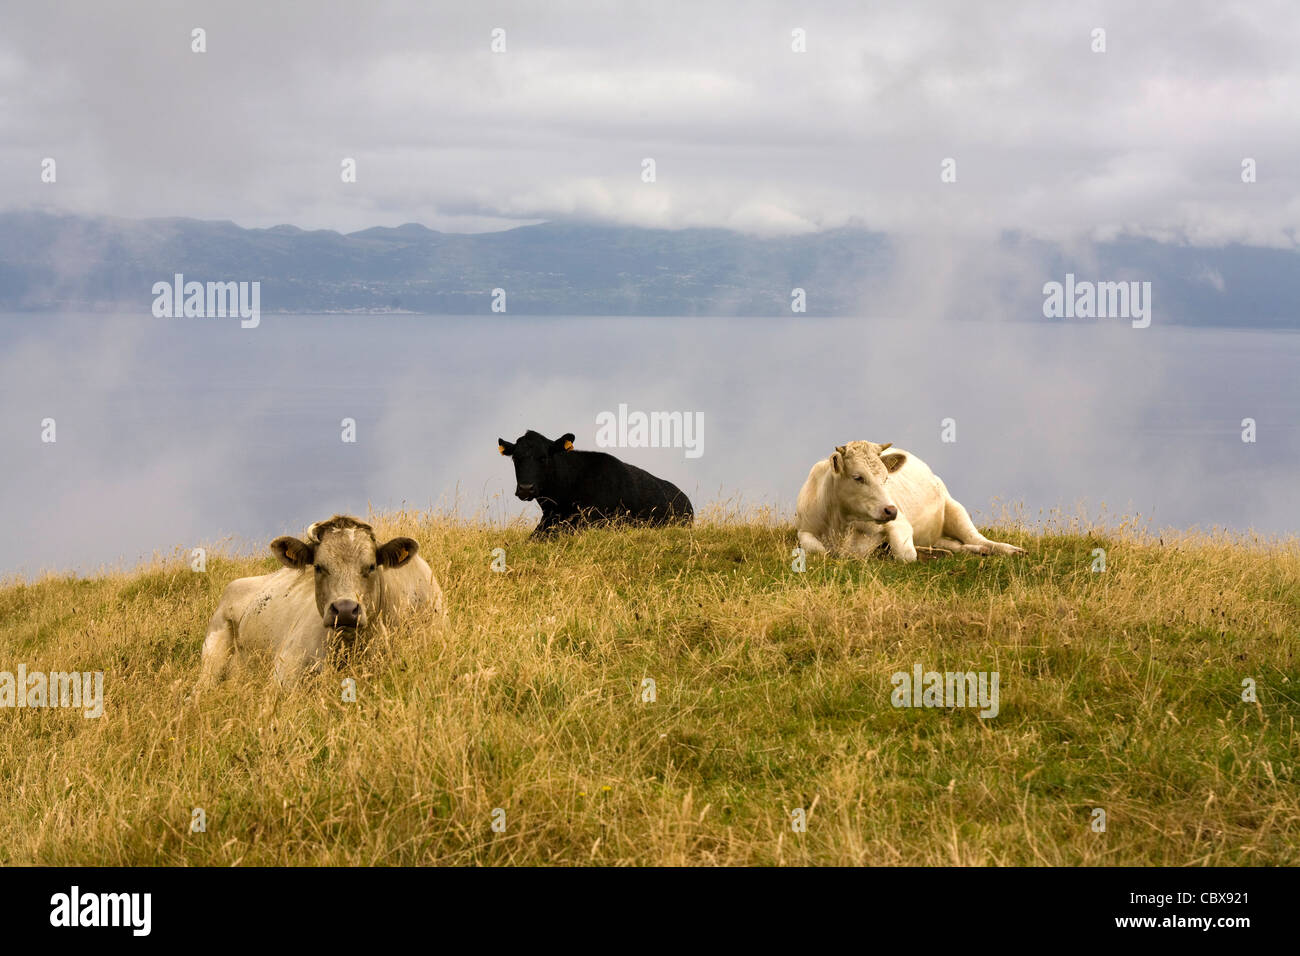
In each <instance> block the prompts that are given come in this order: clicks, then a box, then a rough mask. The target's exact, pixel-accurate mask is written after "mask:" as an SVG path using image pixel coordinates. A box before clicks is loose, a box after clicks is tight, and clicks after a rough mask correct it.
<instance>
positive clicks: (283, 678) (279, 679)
mask: <svg viewBox="0 0 1300 956" xmlns="http://www.w3.org/2000/svg"><path fill="white" fill-rule="evenodd" d="M323 630H324V629H323V628H322V634H321V635H320V636H319V637H317V636H315V635H312V636H311V637H307V638H297V637H295V638H290V639H289V640H287V641H285V643H284V646H283V647H281V648H280V650H279V651H278V652H277V653H276V655H275V682H276V684H277V685H278V686H279V687H289V686H291V685H293V684H295V683H297V682H298V680H299V679H300V678H301V677H302V676H303V675H305V674H314V673H316V672H317V671H319V670H320V669H321V668H322V667H323V666H324V664H325V637H324V634H323Z"/></svg>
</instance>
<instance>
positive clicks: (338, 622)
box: [325, 601, 361, 627]
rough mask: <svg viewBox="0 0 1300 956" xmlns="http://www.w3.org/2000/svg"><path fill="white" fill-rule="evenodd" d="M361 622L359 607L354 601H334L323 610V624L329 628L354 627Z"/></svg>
mask: <svg viewBox="0 0 1300 956" xmlns="http://www.w3.org/2000/svg"><path fill="white" fill-rule="evenodd" d="M360 620H361V605H360V604H358V603H357V602H356V601H334V602H333V603H332V604H330V606H329V607H328V608H326V609H325V623H326V624H328V625H329V626H330V627H356V626H357V622H358V621H360Z"/></svg>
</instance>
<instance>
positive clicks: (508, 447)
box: [497, 438, 515, 455]
mask: <svg viewBox="0 0 1300 956" xmlns="http://www.w3.org/2000/svg"><path fill="white" fill-rule="evenodd" d="M497 451H499V452H501V454H503V455H513V454H514V453H515V443H514V442H509V441H506V440H505V439H504V438H498V439H497Z"/></svg>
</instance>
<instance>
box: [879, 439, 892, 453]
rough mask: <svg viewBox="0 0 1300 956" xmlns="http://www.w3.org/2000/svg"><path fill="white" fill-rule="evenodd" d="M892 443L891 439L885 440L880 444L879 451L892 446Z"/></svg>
mask: <svg viewBox="0 0 1300 956" xmlns="http://www.w3.org/2000/svg"><path fill="white" fill-rule="evenodd" d="M893 444H894V443H893V442H892V441H887V442H885V443H884V444H883V445H881V446H880V450H881V451H884V450H885V449H886V448H890V447H892V446H893Z"/></svg>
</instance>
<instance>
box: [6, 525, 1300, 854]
mask: <svg viewBox="0 0 1300 956" xmlns="http://www.w3.org/2000/svg"><path fill="white" fill-rule="evenodd" d="M374 520H375V522H376V524H377V532H378V533H379V534H380V535H381V539H382V537H383V536H387V535H388V534H390V533H403V534H411V535H412V536H414V537H415V538H416V539H417V540H418V541H419V542H420V545H421V553H423V554H424V555H425V556H426V557H427V558H428V560H429V561H430V563H431V564H432V566H433V568H434V570H435V573H436V574H437V575H438V577H439V579H440V581H441V582H442V585H443V587H444V589H445V590H446V593H447V598H448V602H449V607H450V617H449V620H448V622H447V624H446V626H445V627H444V628H439V627H435V626H432V625H429V624H417V625H413V626H409V627H402V628H399V629H397V630H395V631H394V632H393V633H391V634H389V635H388V636H387V637H378V638H376V639H375V640H373V641H371V642H370V644H369V646H368V647H366V648H364V649H360V650H358V651H357V652H356V653H354V654H353V655H352V656H351V659H350V660H346V661H343V662H341V663H340V665H339V669H337V670H333V671H330V672H329V673H327V674H326V675H324V676H321V677H319V678H317V679H315V680H313V681H311V682H309V683H307V684H306V685H305V686H304V687H302V688H301V689H300V690H298V691H296V692H294V693H292V694H290V695H288V696H286V697H285V698H284V699H283V700H281V701H280V702H279V704H278V708H277V710H276V712H275V713H274V715H270V714H264V712H263V708H264V705H265V702H266V701H267V699H268V682H267V674H268V665H267V662H266V661H265V660H250V661H246V662H245V663H244V664H243V665H242V666H241V668H240V669H239V670H238V671H237V673H236V675H235V676H234V677H233V678H232V679H230V680H228V681H227V682H226V683H225V684H224V685H223V686H222V687H220V688H219V689H218V690H216V691H215V692H213V693H211V694H210V695H207V696H205V697H203V698H202V699H201V701H200V703H199V704H198V705H197V706H196V707H187V706H186V705H185V704H184V698H185V695H186V693H187V692H188V690H189V689H190V686H191V684H192V682H193V679H194V677H195V674H196V672H197V666H198V660H199V651H200V645H201V642H202V637H203V633H204V629H205V626H206V622H207V620H208V617H209V616H210V614H211V613H212V610H213V608H214V606H215V602H216V600H217V597H218V595H219V594H220V593H221V591H222V589H223V587H224V586H225V584H226V583H228V582H229V581H230V580H231V579H233V578H235V577H237V576H240V575H245V574H249V573H258V572H262V571H266V570H270V569H272V567H273V564H274V560H273V558H271V557H270V556H269V554H268V555H267V556H266V557H260V556H259V557H255V558H244V557H225V558H223V557H219V556H212V557H210V559H209V565H208V570H207V572H206V573H195V572H193V571H191V570H190V568H189V564H188V556H185V557H184V558H182V557H181V556H178V557H177V558H176V559H175V560H159V561H158V562H156V563H155V564H154V565H152V566H149V567H144V568H140V569H137V570H134V571H130V572H127V573H121V574H112V575H109V576H105V577H100V578H94V579H90V580H78V579H63V578H48V579H45V580H42V581H39V582H35V583H30V584H11V585H9V586H7V587H4V588H3V589H2V590H0V608H2V609H3V610H2V611H0V669H7V670H9V671H14V670H15V669H16V667H17V666H18V664H20V663H22V664H25V665H26V667H27V669H28V670H29V671H32V670H37V669H45V670H97V669H98V670H103V671H104V672H105V697H106V710H105V714H104V716H103V717H102V718H99V719H85V718H83V717H82V716H81V714H80V713H76V712H71V711H67V710H34V709H22V710H8V709H6V710H0V720H3V721H5V722H6V732H5V733H4V734H3V738H2V741H3V742H0V780H3V781H4V784H5V785H4V786H3V787H0V862H3V863H5V864H15V863H21V864H28V863H41V864H82V863H98V864H115V865H118V864H166V865H176V864H200V865H237V864H238V865H255V864H260V865H268V864H507V863H511V864H586V863H595V864H807V863H811V864H954V863H960V864H1007V865H1011V864H1023V865H1036V864H1066V865H1076V864H1083V865H1118V864H1139V865H1148V864H1166V865H1207V864H1215V865H1236V864H1290V865H1296V864H1297V863H1300V788H1298V787H1297V780H1296V776H1295V774H1296V771H1295V766H1296V762H1297V757H1298V756H1300V737H1298V736H1297V720H1296V718H1297V717H1298V716H1300V702H1298V701H1297V696H1296V688H1297V685H1300V660H1298V658H1297V651H1300V546H1298V545H1297V542H1295V541H1294V540H1291V541H1289V542H1284V543H1272V544H1265V543H1259V542H1253V543H1252V542H1247V541H1243V540H1237V539H1228V538H1210V537H1190V536H1189V537H1186V538H1183V539H1180V540H1173V539H1171V538H1169V537H1166V538H1165V539H1164V540H1163V541H1161V540H1158V539H1149V538H1147V537H1145V536H1142V535H1139V534H1137V533H1131V532H1115V533H1108V534H1105V535H1101V534H1094V533H1087V532H1081V531H1079V530H1078V529H1072V528H1068V527H1046V528H1038V529H1036V531H1035V533H1033V534H1031V533H1028V532H1027V531H1026V530H1024V529H1016V528H1001V529H998V530H997V532H996V534H995V537H997V538H1000V539H1002V540H1008V541H1012V542H1015V543H1019V544H1022V545H1024V546H1025V547H1027V548H1028V549H1029V551H1030V554H1029V555H1028V556H1026V557H1024V558H1015V559H987V558H986V559H981V558H977V557H974V556H963V557H949V558H943V559H939V560H932V561H927V562H923V563H921V564H917V565H912V566H901V565H896V564H892V563H887V562H883V561H879V560H875V561H871V562H858V561H848V560H822V559H810V560H809V563H808V568H807V571H806V572H805V573H803V574H797V573H795V572H793V571H792V570H791V566H790V561H791V559H790V557H789V554H790V549H791V546H792V545H791V538H792V532H791V530H790V529H789V528H788V527H780V526H774V525H771V524H770V523H766V522H763V521H758V522H755V523H738V522H735V521H721V520H719V521H712V522H705V523H703V524H701V525H699V526H697V527H696V528H694V529H689V530H688V529H674V530H666V531H648V530H600V531H592V532H589V533H585V534H583V535H581V536H577V537H571V538H567V539H562V540H558V541H556V542H552V543H535V542H530V541H528V540H527V537H526V536H527V531H528V529H527V528H524V527H513V528H510V529H507V530H502V529H497V528H491V527H486V526H481V525H472V524H463V523H456V522H452V521H450V520H448V519H446V518H443V517H440V516H428V515H423V516H417V515H389V516H379V517H377V518H375V519H374ZM497 547H504V548H505V550H506V560H507V567H508V570H507V571H506V572H505V573H496V572H493V571H492V570H491V569H490V567H489V564H490V561H491V551H492V549H494V548H497ZM1098 547H1101V548H1105V549H1106V551H1107V568H1106V570H1105V571H1104V572H1102V573H1094V572H1092V571H1091V570H1090V569H1091V566H1092V563H1093V555H1092V552H1093V549H1094V548H1098ZM918 664H919V665H921V666H922V667H923V668H925V669H926V670H937V671H945V670H954V671H967V670H975V671H996V672H998V673H999V674H1000V680H1001V685H1000V686H1001V691H1000V693H1001V701H1000V712H999V713H998V714H997V716H996V717H993V718H991V719H988V720H985V719H981V718H980V717H979V716H977V714H976V712H975V711H974V710H971V709H896V708H894V707H893V706H891V701H890V698H891V690H892V687H891V682H890V679H891V675H892V674H893V673H894V672H898V671H902V672H910V671H911V670H912V669H913V667H914V666H915V665H918ZM347 677H351V678H353V679H355V681H356V685H357V702H356V703H345V702H343V701H342V700H341V694H340V682H341V681H342V680H343V679H344V678H347ZM647 677H649V678H652V679H653V680H654V682H655V685H656V688H657V700H655V701H654V702H652V703H646V702H643V701H642V699H641V695H642V686H643V680H644V679H645V678H647ZM1247 677H1252V678H1254V679H1255V680H1256V681H1257V683H1258V703H1252V704H1247V703H1243V702H1242V699H1241V694H1242V681H1243V679H1244V678H1247ZM196 807H200V808H203V809H204V810H205V813H206V818H207V830H206V832H204V833H194V832H191V831H190V821H191V814H192V810H193V808H196ZM1097 807H1100V808H1103V809H1105V811H1106V814H1107V828H1106V831H1105V832H1104V833H1098V832H1093V831H1092V829H1091V828H1090V823H1091V821H1092V819H1093V815H1092V811H1093V808H1097ZM496 808H502V809H504V810H505V813H506V829H505V832H504V833H494V832H493V831H492V829H491V826H490V824H491V820H492V814H493V811H494V809H496ZM796 808H803V809H804V810H805V811H806V814H807V820H808V825H807V832H806V833H796V832H793V831H792V828H791V820H792V817H791V811H792V810H794V809H796Z"/></svg>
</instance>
